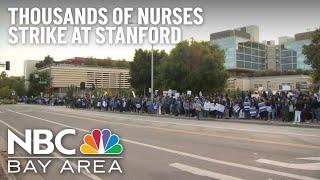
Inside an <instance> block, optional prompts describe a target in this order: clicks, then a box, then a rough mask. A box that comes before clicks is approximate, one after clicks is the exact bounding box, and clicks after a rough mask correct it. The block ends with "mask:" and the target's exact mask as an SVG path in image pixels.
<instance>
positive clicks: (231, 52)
mask: <svg viewBox="0 0 320 180" xmlns="http://www.w3.org/2000/svg"><path fill="white" fill-rule="evenodd" d="M242 29H243V28H242ZM250 39H251V35H250V34H249V33H247V32H245V31H240V30H227V31H222V32H218V33H213V34H211V35H210V43H211V44H215V45H218V46H219V47H220V48H222V49H223V50H224V52H225V67H226V69H229V70H230V69H238V70H265V69H266V49H267V48H266V45H265V44H263V43H258V42H253V41H251V40H250Z"/></svg>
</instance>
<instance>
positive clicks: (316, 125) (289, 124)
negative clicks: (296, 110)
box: [55, 106, 320, 129]
mask: <svg viewBox="0 0 320 180" xmlns="http://www.w3.org/2000/svg"><path fill="white" fill-rule="evenodd" d="M55 107H60V106H55ZM62 107H63V108H65V107H64V106H62ZM74 110H84V111H91V110H86V109H74ZM92 111H96V112H108V113H114V114H128V115H139V116H146V117H163V118H172V119H186V120H197V119H196V118H195V117H185V116H174V115H157V114H147V113H140V114H139V113H132V112H112V111H100V110H92ZM200 121H218V122H219V121H220V122H230V123H247V124H260V125H269V126H287V127H299V128H316V129H320V122H318V123H300V124H294V123H293V122H282V121H279V120H276V121H265V120H257V119H233V118H230V119H225V118H223V119H218V118H202V119H200Z"/></svg>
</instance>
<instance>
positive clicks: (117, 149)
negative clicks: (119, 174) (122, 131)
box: [80, 129, 123, 155]
mask: <svg viewBox="0 0 320 180" xmlns="http://www.w3.org/2000/svg"><path fill="white" fill-rule="evenodd" d="M119 140H120V138H119V136H118V135H117V134H112V133H111V131H110V130H109V129H103V130H102V131H101V130H100V129H94V130H92V132H91V134H86V135H85V136H84V137H83V141H84V143H83V144H82V145H81V146H80V151H81V153H82V154H113V155H118V154H121V153H122V151H123V147H122V145H121V144H119Z"/></svg>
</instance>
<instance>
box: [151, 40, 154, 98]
mask: <svg viewBox="0 0 320 180" xmlns="http://www.w3.org/2000/svg"><path fill="white" fill-rule="evenodd" d="M153 61H154V59H153V44H151V101H153V97H154V94H153V93H154V90H153Z"/></svg>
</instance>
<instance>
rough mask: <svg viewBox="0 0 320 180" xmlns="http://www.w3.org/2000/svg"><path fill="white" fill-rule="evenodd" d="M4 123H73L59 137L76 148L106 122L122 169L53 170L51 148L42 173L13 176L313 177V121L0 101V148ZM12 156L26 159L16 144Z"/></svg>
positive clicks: (56, 126)
mask: <svg viewBox="0 0 320 180" xmlns="http://www.w3.org/2000/svg"><path fill="white" fill-rule="evenodd" d="M8 128H9V129H11V130H12V131H14V132H15V133H17V134H20V135H21V136H23V134H24V130H25V129H50V130H51V131H53V132H55V133H57V132H59V131H60V130H62V129H66V128H74V129H76V131H77V135H76V136H72V137H66V139H65V141H64V144H66V146H67V147H80V145H81V144H82V143H83V141H82V138H83V136H84V135H85V134H87V133H90V132H91V130H93V129H95V128H99V129H104V128H109V129H110V130H111V131H112V132H113V133H116V134H118V135H119V136H120V143H121V144H122V145H123V147H124V151H123V153H122V155H121V158H120V159H119V162H120V165H121V168H122V171H123V173H122V174H120V173H111V174H107V173H105V174H93V173H92V171H90V172H80V173H74V174H72V173H68V172H67V173H63V174H59V173H58V172H59V170H57V169H58V167H60V166H61V163H62V162H63V161H62V160H63V159H65V158H67V157H64V156H63V155H59V153H58V152H56V153H55V154H53V155H52V156H53V158H55V159H58V160H61V161H55V164H53V166H50V168H49V169H48V171H47V172H46V173H40V174H34V173H33V172H29V173H27V174H25V175H22V174H17V175H16V179H49V180H50V179H59V180H64V179H66V180H70V179H77V180H82V179H130V180H131V179H134V180H135V179H139V180H144V179H146V180H149V179H156V180H165V179H183V180H188V179H196V180H202V179H230V180H238V179H252V180H258V179H267V180H271V179H272V180H275V179H281V180H282V179H301V180H314V179H320V129H315V128H301V127H287V126H266V125H261V124H244V123H238V122H221V121H197V120H186V119H179V118H168V117H156V116H141V115H134V114H120V113H108V112H96V111H85V110H72V109H66V108H62V107H48V106H34V105H6V106H4V105H3V106H0V150H6V148H7V146H6V139H7V129H8ZM77 150H79V149H77ZM18 155H19V156H21V157H26V158H25V159H24V160H25V161H27V160H28V158H27V157H28V155H27V154H26V152H25V151H24V150H22V149H18ZM77 155H79V156H81V154H80V152H79V151H77ZM72 161H76V159H72ZM106 169H108V168H107V167H106Z"/></svg>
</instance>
